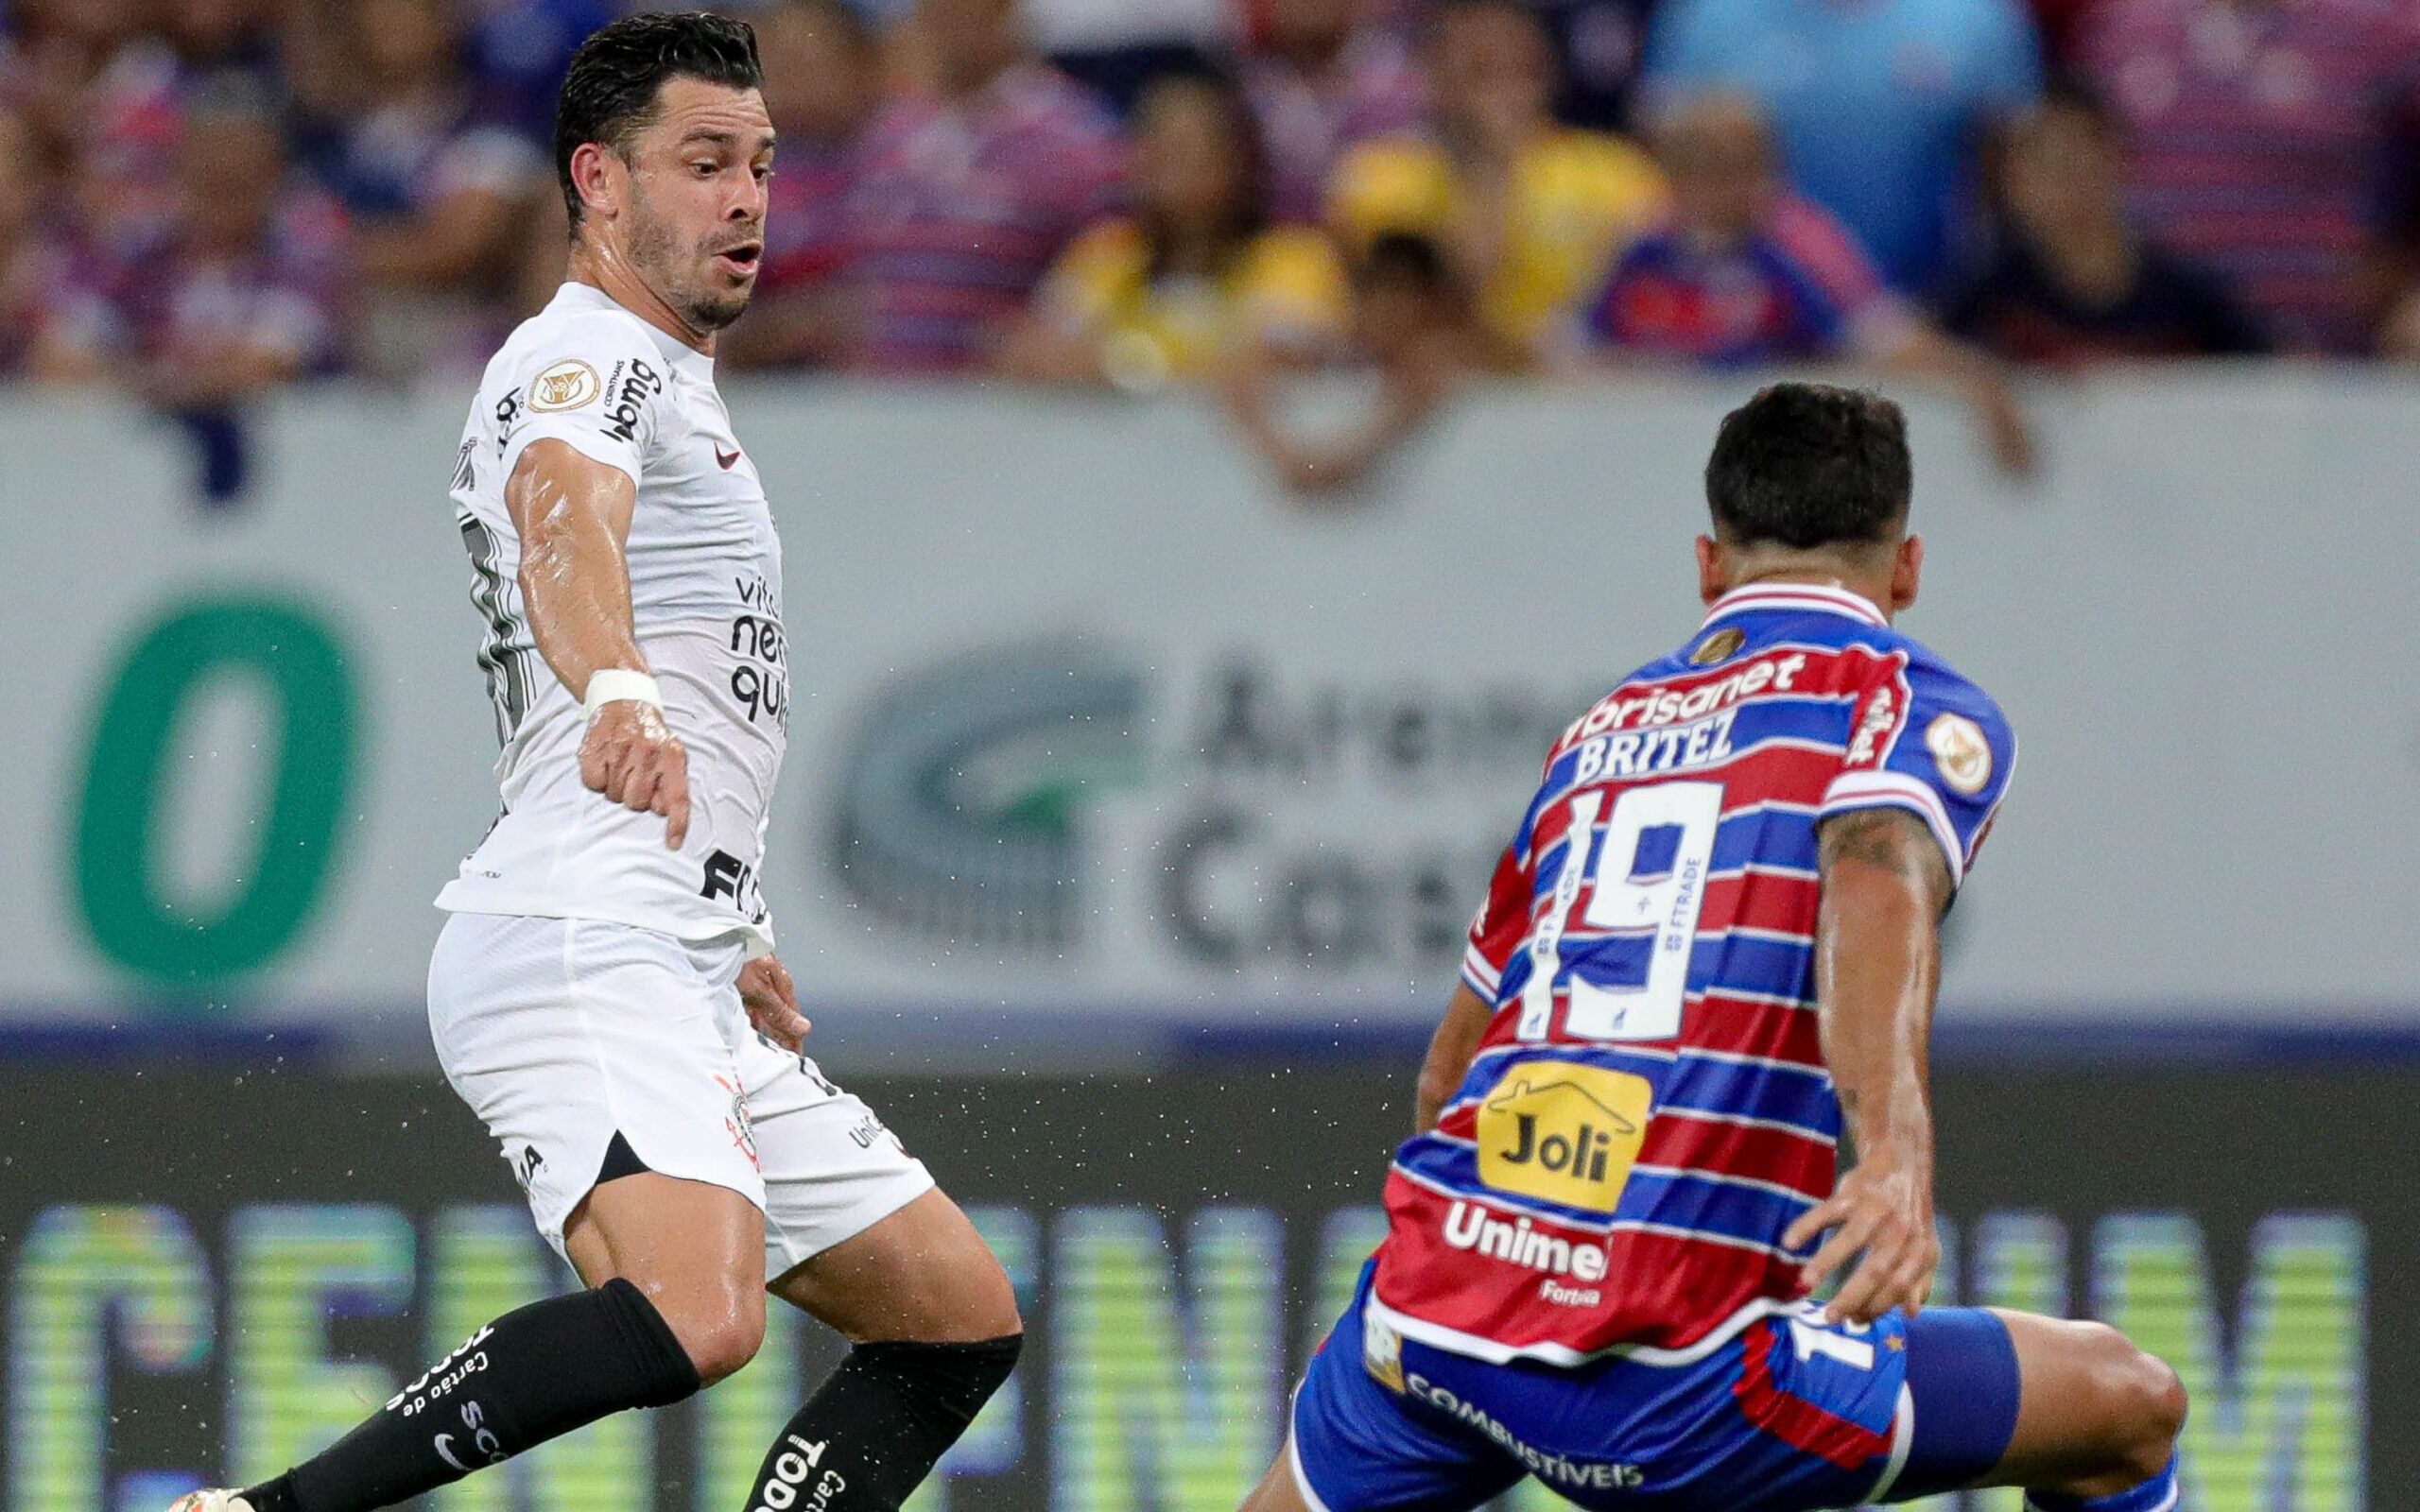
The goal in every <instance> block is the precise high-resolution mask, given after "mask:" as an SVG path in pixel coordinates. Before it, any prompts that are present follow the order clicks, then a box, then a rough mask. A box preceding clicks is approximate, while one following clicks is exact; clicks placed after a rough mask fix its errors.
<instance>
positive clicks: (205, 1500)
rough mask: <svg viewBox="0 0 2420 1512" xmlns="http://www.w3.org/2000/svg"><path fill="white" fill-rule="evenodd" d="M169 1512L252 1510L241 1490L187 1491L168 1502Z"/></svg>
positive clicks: (242, 1511)
mask: <svg viewBox="0 0 2420 1512" xmlns="http://www.w3.org/2000/svg"><path fill="white" fill-rule="evenodd" d="M168 1512H252V1503H250V1502H247V1501H245V1500H244V1493H243V1492H241V1491H229V1490H217V1491H187V1492H186V1493H185V1494H184V1495H182V1496H181V1497H178V1498H177V1499H176V1500H175V1501H174V1502H171V1503H168Z"/></svg>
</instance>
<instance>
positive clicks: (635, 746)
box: [579, 698, 689, 851]
mask: <svg viewBox="0 0 2420 1512" xmlns="http://www.w3.org/2000/svg"><path fill="white" fill-rule="evenodd" d="M579 780H580V781H581V782H585V783H586V784H588V786H589V787H590V788H591V789H592V790H594V791H596V792H598V793H602V794H604V795H605V796H606V797H607V798H610V799H613V800H614V802H616V803H619V804H621V805H622V806H623V807H624V808H626V809H629V810H631V812H632V813H636V814H648V813H654V814H661V815H663V816H664V843H665V844H666V845H667V846H669V847H671V848H672V849H673V850H675V851H678V850H680V849H681V842H682V841H683V840H686V839H687V838H688V837H689V752H688V749H687V747H683V745H682V744H681V738H680V737H679V736H677V735H675V734H673V733H672V731H671V730H669V729H667V728H666V725H665V723H664V714H663V713H662V712H661V711H659V710H658V709H657V708H656V707H655V706H654V705H653V704H649V703H641V702H640V701H639V700H637V699H635V698H616V699H614V701H613V702H612V703H609V704H606V705H605V706H604V707H602V708H600V709H598V710H597V711H596V718H594V719H592V720H590V721H589V722H588V733H587V734H586V735H584V736H582V737H581V738H580V742H579Z"/></svg>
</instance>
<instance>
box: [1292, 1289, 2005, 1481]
mask: <svg viewBox="0 0 2420 1512" xmlns="http://www.w3.org/2000/svg"><path fill="white" fill-rule="evenodd" d="M1369 1295H1370V1272H1369V1271H1368V1270H1366V1269H1365V1270H1364V1271H1363V1272H1362V1276H1361V1286H1360V1290H1359V1292H1358V1293H1357V1295H1356V1296H1355V1297H1354V1301H1353V1306H1352V1307H1351V1308H1349V1309H1348V1310H1347V1311H1346V1312H1345V1314H1344V1316H1343V1317H1342V1318H1341V1319H1340V1320H1339V1321H1338V1323H1337V1325H1336V1328H1335V1330H1334V1332H1331V1333H1330V1334H1329V1335H1328V1338H1327V1342H1326V1343H1325V1344H1324V1345H1322V1347H1321V1349H1320V1352H1319V1354H1318V1355H1317V1356H1316V1357H1315V1358H1314V1359H1313V1360H1312V1362H1311V1368H1310V1371H1309V1373H1308V1374H1306V1375H1305V1377H1304V1378H1303V1384H1302V1388H1301V1389H1300V1390H1299V1391H1298V1392H1296V1393H1295V1397H1294V1411H1293V1436H1292V1440H1291V1444H1290V1447H1289V1449H1288V1454H1289V1455H1290V1456H1291V1458H1292V1461H1293V1467H1292V1468H1293V1473H1294V1480H1295V1484H1296V1485H1297V1486H1300V1487H1301V1488H1302V1490H1303V1492H1304V1500H1305V1502H1307V1503H1309V1504H1310V1506H1311V1507H1312V1509H1313V1512H1464V1509H1467V1508H1471V1507H1476V1506H1478V1505H1479V1504H1480V1503H1483V1502H1487V1501H1490V1500H1492V1499H1493V1498H1495V1497H1496V1496H1498V1495H1500V1494H1502V1493H1503V1492H1504V1491H1506V1490H1507V1489H1509V1488H1511V1487H1512V1486H1513V1484H1514V1483H1515V1482H1517V1481H1519V1480H1520V1479H1521V1477H1522V1476H1524V1475H1532V1476H1535V1477H1537V1479H1539V1480H1540V1481H1542V1482H1544V1483H1545V1484H1546V1485H1547V1486H1548V1487H1549V1488H1551V1489H1553V1490H1555V1491H1557V1492H1560V1493H1561V1494H1562V1495H1563V1496H1564V1498H1566V1499H1567V1500H1570V1501H1572V1502H1576V1503H1579V1504H1580V1505H1582V1506H1584V1507H1591V1508H1599V1509H1602V1512H1813V1509H1816V1508H1822V1507H1850V1506H1857V1505H1860V1504H1862V1503H1869V1502H1884V1501H1889V1502H1899V1501H1910V1500H1913V1499H1915V1498H1918V1497H1922V1496H1929V1495H1932V1494H1934V1493H1936V1492H1939V1491H1944V1490H1949V1489H1952V1488H1954V1487H1957V1486H1966V1485H1969V1484H1971V1483H1972V1482H1974V1481H1975V1480H1977V1479H1978V1478H1979V1477H1980V1476H1981V1475H1982V1474H1983V1472H1984V1471H1986V1470H1988V1469H1991V1468H1992V1467H1993V1466H1994V1465H1996V1464H1997V1463H1998V1462H1999V1459H2000V1456H2001V1454H2002V1453H2003V1452H2005V1451H2006V1450H2007V1448H2008V1441H2009V1436H2010V1435H2011V1434H2012V1433H2013V1432H2014V1430H2015V1427H2016V1404H2017V1372H2016V1350H2015V1347H2014V1345H2013V1344H2011V1343H2010V1341H2009V1336H2008V1328H2007V1325H2005V1324H2003V1323H2002V1322H2000V1320H1999V1319H1998V1318H1997V1317H1994V1316H1993V1315H1992V1314H1989V1313H1986V1312H1983V1311H1981V1310H1979V1309H1976V1308H1949V1307H1945V1308H1929V1309H1927V1310H1926V1311H1925V1312H1924V1313H1923V1314H1922V1315H1920V1316H1919V1317H1918V1318H1917V1319H1916V1320H1915V1321H1914V1322H1913V1323H1910V1321H1909V1320H1908V1319H1907V1317H1906V1316H1905V1315H1903V1314H1893V1315H1892V1316H1890V1317H1888V1318H1884V1319H1881V1320H1879V1321H1877V1322H1876V1323H1874V1324H1872V1325H1870V1326H1868V1327H1865V1328H1862V1329H1859V1328H1856V1327H1853V1326H1848V1325H1840V1326H1830V1325H1826V1324H1824V1322H1823V1321H1822V1320H1821V1319H1820V1317H1819V1316H1818V1315H1817V1314H1816V1313H1815V1312H1814V1311H1813V1310H1812V1309H1806V1310H1801V1311H1795V1312H1790V1313H1786V1314H1778V1315H1775V1316H1772V1317H1765V1318H1759V1319H1757V1320H1756V1321H1755V1322H1753V1323H1751V1324H1749V1325H1748V1326H1747V1327H1746V1328H1745V1329H1743V1330H1741V1331H1740V1332H1738V1333H1737V1334H1735V1335H1734V1336H1733V1337H1731V1338H1730V1339H1728V1340H1726V1341H1725V1342H1724V1343H1722V1344H1721V1345H1720V1346H1719V1347H1717V1348H1715V1349H1711V1350H1709V1351H1708V1352H1707V1353H1706V1354H1705V1355H1704V1356H1703V1357H1702V1358H1700V1359H1698V1360H1695V1361H1693V1362H1691V1363H1689V1364H1686V1365H1643V1364H1640V1363H1638V1362H1636V1361H1634V1360H1629V1359H1624V1358H1621V1357H1619V1356H1613V1357H1608V1358H1606V1359H1603V1360H1599V1361H1598V1362H1596V1363H1594V1364H1591V1365H1587V1366H1580V1367H1578V1368H1566V1367H1564V1366H1550V1365H1544V1364H1539V1363H1536V1362H1531V1361H1514V1362H1513V1363H1511V1364H1509V1365H1490V1364H1488V1363H1486V1362H1484V1361H1480V1360H1474V1359H1471V1358H1469V1357H1468V1356H1466V1355H1459V1354H1452V1353H1448V1352H1447V1351H1445V1350H1443V1349H1433V1348H1430V1347H1429V1346H1426V1345H1424V1344H1421V1343H1419V1342H1418V1341H1417V1340H1413V1339H1399V1338H1397V1337H1396V1336H1395V1334H1394V1332H1393V1331H1392V1330H1391V1329H1387V1328H1385V1327H1384V1326H1383V1325H1380V1326H1378V1327H1376V1328H1374V1329H1368V1328H1365V1326H1364V1319H1363V1316H1362V1311H1363V1306H1364V1304H1365V1303H1366V1302H1367V1300H1368V1298H1369ZM1373 1346H1374V1347H1373Z"/></svg>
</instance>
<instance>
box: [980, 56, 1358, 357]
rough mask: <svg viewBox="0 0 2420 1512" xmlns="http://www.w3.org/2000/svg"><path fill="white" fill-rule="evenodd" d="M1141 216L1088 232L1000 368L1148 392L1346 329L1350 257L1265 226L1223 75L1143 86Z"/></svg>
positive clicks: (1238, 106)
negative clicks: (1265, 350)
mask: <svg viewBox="0 0 2420 1512" xmlns="http://www.w3.org/2000/svg"><path fill="white" fill-rule="evenodd" d="M1132 146H1133V178H1134V182H1133V189H1134V198H1135V209H1134V212H1133V214H1132V215H1129V216H1123V217H1120V218H1116V219H1113V220H1107V221H1103V222H1101V223H1099V224H1098V225H1096V226H1094V227H1093V228H1092V229H1091V230H1090V231H1087V232H1084V233H1083V234H1082V235H1080V236H1079V237H1078V238H1077V239H1076V241H1075V242H1074V244H1073V245H1071V246H1070V247H1069V248H1068V249H1067V250H1066V251H1065V252H1064V253H1063V254H1062V255H1061V257H1060V259H1059V262H1058V264H1057V265H1056V266H1054V267H1053V268H1052V269H1051V271H1050V275H1049V277H1048V278H1047V279H1046V281H1045V282H1044V283H1043V286H1042V289H1041V290H1040V292H1039V293H1038V294H1037V295H1036V296H1035V299H1034V305H1033V308H1032V310H1031V311H1030V312H1029V315H1028V316H1027V318H1025V319H1024V320H1023V321H1021V322H1020V323H1019V325H1018V327H1017V329H1016V330H1015V331H1014V332H1013V333H1011V337H1010V339H1009V341H1008V343H1007V345H1006V346H1005V347H1004V348H1003V349H1002V352H1001V355H1000V359H999V361H1000V369H1001V370H1002V371H1003V372H1004V373H1006V374H1008V375H1009V376H1011V377H1016V378H1023V379H1027V380H1029V381H1034V382H1043V383H1107V384H1110V385H1112V386H1114V387H1119V388H1124V389H1130V390H1136V391H1142V390H1149V389H1153V388H1157V387H1162V386H1164V385H1166V384H1168V383H1170V382H1182V381H1189V380H1194V379H1200V378H1203V377H1206V376H1208V375H1209V373H1210V372H1211V370H1212V369H1214V368H1215V367H1216V366H1217V365H1218V364H1219V362H1220V361H1221V360H1222V359H1223V358H1225V357H1226V356H1227V355H1229V354H1230V353H1231V352H1235V351H1236V349H1238V348H1240V347H1246V346H1260V345H1273V346H1278V347H1282V348H1287V349H1292V350H1298V351H1299V352H1301V353H1302V354H1303V355H1305V356H1306V357H1310V356H1317V355H1319V354H1321V353H1322V352H1323V351H1324V350H1325V349H1328V348H1330V347H1332V346H1333V345H1334V344H1335V343H1337V342H1338V341H1340V339H1341V337H1342V335H1343V332H1344V325H1345V319H1346V314H1347V310H1348V307H1349V302H1350V293H1349V289H1348V286H1347V281H1346V278H1345V273H1344V269H1343V266H1342V264H1341V261H1340V259H1339V258H1338V256H1337V254H1336V252H1335V250H1334V249H1333V248H1332V247H1331V246H1330V245H1329V243H1328V239H1327V237H1326V236H1325V235H1324V234H1323V233H1322V232H1320V231H1318V230H1316V229H1314V228H1308V227H1300V226H1289V227H1271V225H1270V224H1269V193H1268V187H1267V176H1266V173H1265V172H1264V165H1263V158H1262V155H1261V151H1260V147H1259V145H1258V137H1257V133H1256V129H1255V128H1254V125H1253V115H1252V112H1251V109H1250V107H1249V105H1248V104H1247V102H1246V100H1245V98H1244V95H1243V94H1242V93H1241V92H1240V91H1239V90H1237V89H1236V87H1235V86H1234V85H1233V84H1232V83H1230V82H1228V81H1227V80H1225V79H1223V78H1220V77H1216V76H1212V75H1207V74H1197V73H1185V74H1179V75H1172V76H1169V77H1165V78H1163V79H1161V80H1160V81H1158V82H1156V83H1154V84H1153V85H1151V86H1150V89H1148V90H1146V91H1145V92H1144V94H1143V96H1142V99H1141V100H1140V102H1139V103H1138V105H1137V107H1136V111H1135V117H1134V129H1133V142H1132Z"/></svg>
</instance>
